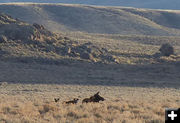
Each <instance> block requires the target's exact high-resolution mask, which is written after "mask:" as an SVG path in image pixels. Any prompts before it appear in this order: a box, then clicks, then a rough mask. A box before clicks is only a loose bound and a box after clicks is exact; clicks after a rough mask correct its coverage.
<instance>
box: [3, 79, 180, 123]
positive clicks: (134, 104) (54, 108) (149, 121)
mask: <svg viewBox="0 0 180 123" xmlns="http://www.w3.org/2000/svg"><path fill="white" fill-rule="evenodd" d="M97 91H100V95H101V96H103V97H104V98H105V99H106V100H105V101H104V102H100V103H89V104H82V103H81V101H82V99H83V98H85V97H89V96H91V95H93V94H94V93H96V92H97ZM179 94H180V90H179V89H174V88H158V87H157V88H152V87H120V86H87V85H86V86H85V85H84V86H83V85H57V84H53V85H49V84H33V85H32V84H8V83H5V82H4V83H3V84H1V86H0V98H1V100H0V111H1V112H0V121H1V122H2V123H3V122H4V123H20V122H22V123H37V122H38V123H46V122H47V123H48V122H51V123H74V122H77V123H84V122H88V123H94V122H98V123H101V122H102V123H103V122H107V123H112V122H113V123H120V122H122V123H131V122H132V123H163V122H164V120H165V119H164V117H165V116H164V114H165V108H170V107H173V108H178V107H179V105H180V95H179ZM57 97H59V98H60V101H59V102H57V103H55V102H54V98H57ZM72 98H79V99H80V101H79V102H78V104H74V105H73V104H70V105H67V104H64V103H63V102H64V101H67V100H71V99H72Z"/></svg>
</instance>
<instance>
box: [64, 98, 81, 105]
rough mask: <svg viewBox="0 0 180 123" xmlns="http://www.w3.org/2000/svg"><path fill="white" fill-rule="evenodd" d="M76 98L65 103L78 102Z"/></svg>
mask: <svg viewBox="0 0 180 123" xmlns="http://www.w3.org/2000/svg"><path fill="white" fill-rule="evenodd" d="M78 100H79V99H78V98H74V99H73V100H70V101H67V102H65V103H66V104H76V103H77V102H78Z"/></svg>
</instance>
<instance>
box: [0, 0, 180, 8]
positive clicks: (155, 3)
mask: <svg viewBox="0 0 180 123" xmlns="http://www.w3.org/2000/svg"><path fill="white" fill-rule="evenodd" d="M1 2H5V3H7V2H36V3H70V4H89V5H101V6H102V5H103V6H128V7H137V8H151V9H180V7H179V6H178V5H179V4H180V1H179V0H111V1H109V0H1Z"/></svg>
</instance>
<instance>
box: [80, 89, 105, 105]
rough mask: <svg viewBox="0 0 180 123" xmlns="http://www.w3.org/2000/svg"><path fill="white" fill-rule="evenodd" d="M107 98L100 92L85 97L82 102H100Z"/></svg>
mask: <svg viewBox="0 0 180 123" xmlns="http://www.w3.org/2000/svg"><path fill="white" fill-rule="evenodd" d="M104 100H105V99H104V98H103V97H101V96H100V95H99V92H97V93H96V94H94V95H93V96H91V97H90V98H85V99H83V101H82V103H89V102H99V101H104Z"/></svg>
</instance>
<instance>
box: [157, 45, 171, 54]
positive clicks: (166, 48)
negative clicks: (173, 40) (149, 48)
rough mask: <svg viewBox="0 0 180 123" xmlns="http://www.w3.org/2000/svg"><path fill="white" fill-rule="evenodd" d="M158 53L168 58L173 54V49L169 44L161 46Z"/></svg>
mask: <svg viewBox="0 0 180 123" xmlns="http://www.w3.org/2000/svg"><path fill="white" fill-rule="evenodd" d="M159 51H160V52H161V54H162V55H163V56H170V55H172V54H174V48H173V46H171V45H170V44H169V43H166V44H162V46H161V48H160V49H159Z"/></svg>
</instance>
